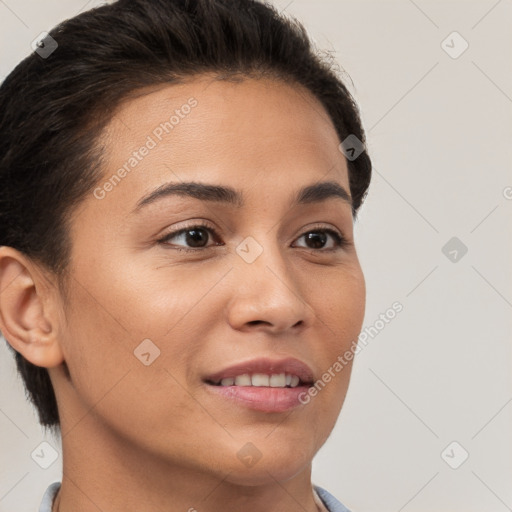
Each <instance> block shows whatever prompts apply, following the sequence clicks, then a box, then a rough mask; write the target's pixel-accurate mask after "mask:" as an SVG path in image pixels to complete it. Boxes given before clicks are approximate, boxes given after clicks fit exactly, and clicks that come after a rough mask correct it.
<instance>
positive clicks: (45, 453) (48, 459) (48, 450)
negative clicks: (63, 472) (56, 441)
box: [30, 441, 59, 469]
mask: <svg viewBox="0 0 512 512" xmlns="http://www.w3.org/2000/svg"><path fill="white" fill-rule="evenodd" d="M30 456H31V457H32V460H33V461H34V462H35V463H36V464H37V465H38V466H40V467H41V468H43V469H48V468H49V467H50V466H51V465H52V464H53V463H54V462H55V461H56V460H57V459H58V458H59V452H58V451H57V450H56V449H55V448H54V447H53V446H52V445H51V444H50V443H47V442H46V441H43V442H42V443H40V444H38V445H37V446H36V448H35V449H34V451H33V452H32V453H31V454H30Z"/></svg>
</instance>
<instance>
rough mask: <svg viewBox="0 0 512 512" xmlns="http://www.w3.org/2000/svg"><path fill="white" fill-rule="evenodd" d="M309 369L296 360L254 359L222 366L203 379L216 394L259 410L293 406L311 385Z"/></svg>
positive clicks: (281, 409)
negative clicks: (219, 369) (222, 367)
mask: <svg viewBox="0 0 512 512" xmlns="http://www.w3.org/2000/svg"><path fill="white" fill-rule="evenodd" d="M313 381H314V379H313V372H312V370H311V369H310V368H309V366H307V365H306V364H305V363H303V362H301V361H299V360H298V359H294V358H288V359H283V360H279V361H275V360H271V359H255V360H252V361H247V362H243V363H239V364H236V365H233V366H230V367H228V368H225V369H223V370H221V371H219V372H217V373H215V374H212V375H209V376H207V377H206V378H204V379H203V382H204V383H205V384H206V385H207V387H208V389H209V391H211V392H212V393H213V394H214V395H215V396H216V397H220V398H221V399H223V400H226V399H227V400H228V401H229V402H228V403H231V404H233V405H234V406H242V407H246V408H249V409H252V410H256V411H260V412H267V413H269V412H284V411H287V410H289V409H291V408H293V407H297V406H299V405H301V404H303V403H304V402H301V396H303V395H304V394H305V393H306V392H307V390H308V389H309V388H310V387H311V386H312V385H313Z"/></svg>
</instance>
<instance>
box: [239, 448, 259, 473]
mask: <svg viewBox="0 0 512 512" xmlns="http://www.w3.org/2000/svg"><path fill="white" fill-rule="evenodd" d="M236 456H237V457H238V459H239V460H240V462H241V463H242V464H243V465H244V466H247V467H248V468H252V467H253V466H255V465H256V464H257V462H258V461H259V460H260V459H261V457H263V454H262V453H261V452H260V451H259V450H258V448H256V446H254V445H253V444H252V443H245V444H244V445H243V446H242V448H240V450H238V452H237V454H236Z"/></svg>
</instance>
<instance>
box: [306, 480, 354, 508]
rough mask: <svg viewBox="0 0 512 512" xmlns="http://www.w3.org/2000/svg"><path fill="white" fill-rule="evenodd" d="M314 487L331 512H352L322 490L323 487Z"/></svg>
mask: <svg viewBox="0 0 512 512" xmlns="http://www.w3.org/2000/svg"><path fill="white" fill-rule="evenodd" d="M313 487H314V489H315V491H316V493H317V494H318V496H319V497H320V499H321V500H322V502H323V504H324V505H325V506H326V508H327V509H328V510H329V512H350V510H349V509H348V508H347V507H345V505H343V504H342V503H340V502H339V501H338V500H337V499H336V498H335V497H334V496H333V495H332V494H331V493H330V492H327V491H326V490H325V489H322V487H318V485H314V486H313Z"/></svg>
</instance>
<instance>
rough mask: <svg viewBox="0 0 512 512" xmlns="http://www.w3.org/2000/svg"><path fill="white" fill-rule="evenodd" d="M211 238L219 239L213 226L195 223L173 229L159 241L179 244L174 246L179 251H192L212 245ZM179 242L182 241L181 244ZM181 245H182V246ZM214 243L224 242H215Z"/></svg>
mask: <svg viewBox="0 0 512 512" xmlns="http://www.w3.org/2000/svg"><path fill="white" fill-rule="evenodd" d="M210 239H216V240H218V239H219V237H218V235H217V232H216V231H215V230H214V229H213V228H211V227H210V226H207V225H206V224H194V225H193V226H188V227H186V228H182V229H178V230H175V231H171V232H170V233H167V234H166V235H165V236H164V237H162V238H160V239H159V240H158V242H159V243H161V244H164V245H171V246H175V245H177V246H178V247H173V248H174V249H176V250H178V251H191V252H192V251H197V250H200V249H205V248H208V247H210V246H211V245H208V241H209V240H210ZM171 240H174V241H177V242H178V243H172V244H171V243H169V242H170V241H171ZM179 242H181V244H180V243H179ZM180 245H182V246H181V247H180ZM183 245H184V246H183ZM213 245H222V244H220V243H214V244H213Z"/></svg>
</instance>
